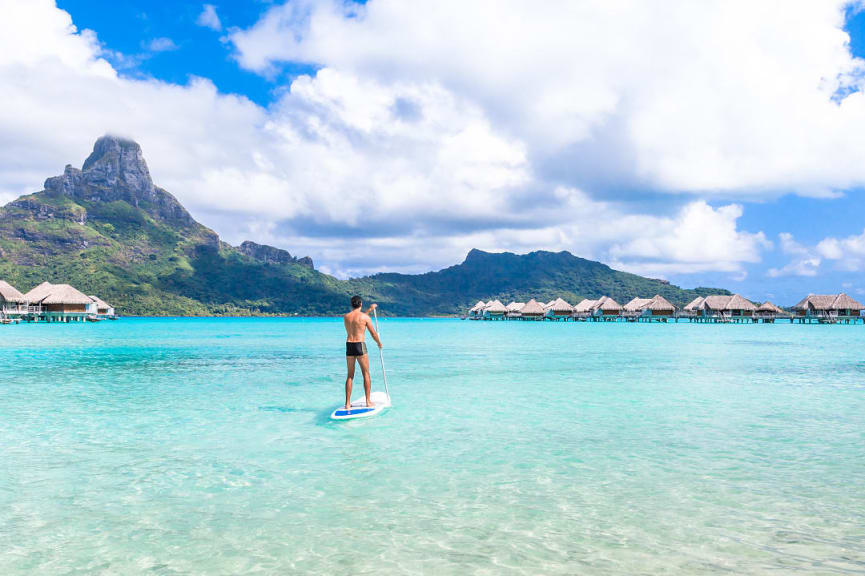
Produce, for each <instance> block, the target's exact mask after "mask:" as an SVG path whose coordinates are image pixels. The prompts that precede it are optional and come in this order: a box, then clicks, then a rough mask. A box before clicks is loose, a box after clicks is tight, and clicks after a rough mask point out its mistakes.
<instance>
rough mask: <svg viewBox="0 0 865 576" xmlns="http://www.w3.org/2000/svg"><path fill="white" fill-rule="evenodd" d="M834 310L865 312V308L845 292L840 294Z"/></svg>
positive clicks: (833, 306) (834, 304)
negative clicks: (864, 310)
mask: <svg viewBox="0 0 865 576" xmlns="http://www.w3.org/2000/svg"><path fill="white" fill-rule="evenodd" d="M832 309H833V310H847V309H850V310H863V309H865V307H863V306H862V304H860V303H859V302H857V301H856V300H853V299H852V298H850V297H849V296H847V295H846V294H844V293H843V292H842V293H841V294H838V297H837V298H836V299H835V302H833V303H832Z"/></svg>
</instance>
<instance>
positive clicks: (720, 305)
mask: <svg viewBox="0 0 865 576" xmlns="http://www.w3.org/2000/svg"><path fill="white" fill-rule="evenodd" d="M731 298H732V296H724V295H719V294H713V295H711V296H706V297H705V298H703V302H702V304H700V305H699V307H700V308H708V309H709V310H719V311H720V310H726V309H727V304H729V303H730V299H731Z"/></svg>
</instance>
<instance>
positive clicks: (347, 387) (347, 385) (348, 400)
mask: <svg viewBox="0 0 865 576" xmlns="http://www.w3.org/2000/svg"><path fill="white" fill-rule="evenodd" d="M354 358H355V357H354V356H346V357H345V363H346V365H347V367H348V376H347V377H346V379H345V409H346V410H348V409H349V408H351V386H352V384H353V382H354Z"/></svg>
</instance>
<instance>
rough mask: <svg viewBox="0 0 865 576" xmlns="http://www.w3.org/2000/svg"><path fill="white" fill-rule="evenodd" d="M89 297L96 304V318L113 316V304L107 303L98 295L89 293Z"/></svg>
mask: <svg viewBox="0 0 865 576" xmlns="http://www.w3.org/2000/svg"><path fill="white" fill-rule="evenodd" d="M90 299H91V300H93V302H94V304H96V317H97V318H114V316H115V314H114V306H112V305H111V304H108V303H107V302H105V301H104V300H102V299H101V298H99V297H98V296H92V295H91V296H90Z"/></svg>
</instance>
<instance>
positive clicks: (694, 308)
mask: <svg viewBox="0 0 865 576" xmlns="http://www.w3.org/2000/svg"><path fill="white" fill-rule="evenodd" d="M704 300H705V298H703V297H702V296H697V297H696V298H694V299H693V300H691V301H690V302H689V303H688V304H687V305H686V306H685V307H684V308H682V312H684V313H685V315H686V316H696V315H697V314H699V313H700V310H702V308H703V301H704Z"/></svg>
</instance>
